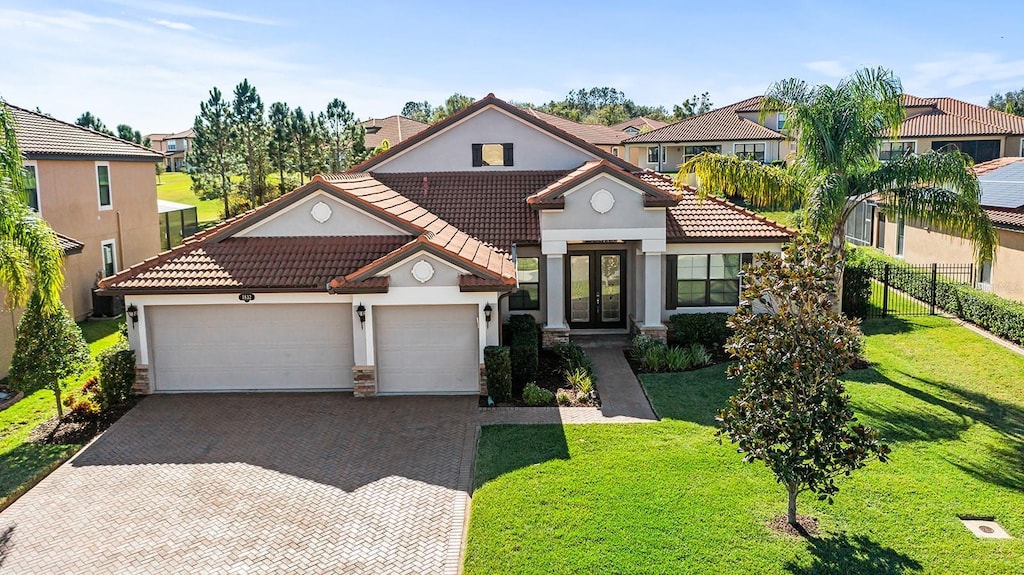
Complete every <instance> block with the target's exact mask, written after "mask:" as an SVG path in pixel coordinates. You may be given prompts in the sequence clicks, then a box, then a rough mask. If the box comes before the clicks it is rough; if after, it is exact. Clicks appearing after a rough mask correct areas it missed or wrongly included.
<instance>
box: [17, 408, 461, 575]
mask: <svg viewBox="0 0 1024 575" xmlns="http://www.w3.org/2000/svg"><path fill="white" fill-rule="evenodd" d="M475 418H476V398H411V397H405V398H382V399H372V400H355V399H353V398H352V397H351V395H348V394H211V395H164V396H154V397H150V398H147V399H145V400H144V401H143V402H142V403H141V404H140V405H139V406H138V407H136V408H135V409H134V410H132V411H131V412H130V413H128V415H126V416H125V417H124V418H122V419H121V420H120V421H119V422H118V423H116V424H115V425H114V426H113V427H111V428H110V429H109V430H108V431H107V432H106V433H105V434H104V435H103V436H102V437H101V438H100V439H99V440H97V441H96V442H95V443H93V444H92V446H90V447H89V448H88V449H86V450H84V451H82V452H81V453H79V455H78V456H77V457H76V458H75V459H73V460H72V461H70V462H68V463H66V464H64V465H63V466H62V467H61V468H60V469H58V470H57V471H55V472H54V473H53V474H52V475H51V476H50V477H48V478H47V479H46V480H44V481H43V482H42V483H40V484H39V485H38V486H36V487H35V488H34V489H32V490H31V491H29V492H28V493H27V494H26V495H24V496H23V497H22V498H21V499H20V500H18V501H17V502H15V504H14V505H12V506H11V507H10V508H8V509H7V510H5V511H4V512H3V513H0V542H2V541H3V537H4V534H5V533H6V538H7V541H6V544H3V545H2V547H0V553H2V554H3V557H2V559H3V563H2V565H0V571H2V572H3V573H5V574H6V573H46V574H51V573H53V574H56V573H76V574H77V573H455V572H457V570H458V560H459V546H460V544H461V538H462V531H463V527H464V521H465V510H466V505H467V496H466V493H467V492H468V488H469V483H470V481H471V478H470V471H471V469H470V468H471V463H472V461H471V460H472V456H473V447H474V446H473V441H474V434H475V429H476V419H475Z"/></svg>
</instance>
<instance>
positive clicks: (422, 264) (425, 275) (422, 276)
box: [412, 260, 434, 284]
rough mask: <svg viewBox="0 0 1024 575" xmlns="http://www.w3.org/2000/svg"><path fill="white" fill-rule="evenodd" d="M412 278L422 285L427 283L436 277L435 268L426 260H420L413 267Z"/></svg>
mask: <svg viewBox="0 0 1024 575" xmlns="http://www.w3.org/2000/svg"><path fill="white" fill-rule="evenodd" d="M412 277H413V278H414V279H415V280H416V281H418V282H420V283H421V284H423V283H427V282H428V281H430V278H432V277H434V266H432V265H430V263H429V262H427V261H426V260H420V261H418V262H416V263H415V264H413V266H412Z"/></svg>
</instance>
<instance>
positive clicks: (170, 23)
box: [150, 18, 195, 32]
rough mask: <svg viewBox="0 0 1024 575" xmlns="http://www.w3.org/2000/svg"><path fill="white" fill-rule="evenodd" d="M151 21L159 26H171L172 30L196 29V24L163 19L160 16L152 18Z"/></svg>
mask: <svg viewBox="0 0 1024 575" xmlns="http://www.w3.org/2000/svg"><path fill="white" fill-rule="evenodd" d="M150 22H152V23H154V24H157V25H159V26H163V27H164V28H170V29H171V30H182V31H186V32H187V31H189V30H195V27H194V26H192V25H191V24H186V23H184V22H174V21H171V20H162V19H159V18H153V19H150Z"/></svg>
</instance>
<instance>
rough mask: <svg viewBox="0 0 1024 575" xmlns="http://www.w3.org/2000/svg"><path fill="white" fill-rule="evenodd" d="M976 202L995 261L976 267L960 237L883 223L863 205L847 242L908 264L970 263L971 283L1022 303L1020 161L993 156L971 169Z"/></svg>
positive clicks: (1023, 179) (1023, 170)
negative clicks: (988, 225) (993, 239)
mask: <svg viewBox="0 0 1024 575" xmlns="http://www.w3.org/2000/svg"><path fill="white" fill-rule="evenodd" d="M974 169H975V171H976V172H977V174H978V182H979V183H980V184H981V204H982V206H983V207H984V208H985V211H986V212H988V215H989V217H990V218H991V219H992V223H993V224H995V227H996V230H997V232H998V237H999V247H998V248H997V249H996V254H995V260H994V261H993V262H989V263H986V264H985V265H983V266H982V267H981V268H980V269H978V268H977V266H976V264H975V260H974V250H973V248H972V247H971V244H970V242H969V241H967V240H966V239H964V238H962V237H960V236H957V235H953V234H949V233H946V232H944V231H943V230H942V229H937V228H932V227H929V226H927V225H924V224H923V223H918V222H914V221H907V222H900V221H897V222H895V223H893V222H887V221H886V218H885V216H884V214H883V213H882V211H881V208H880V207H879V206H877V205H875V204H871V203H864V204H861V205H860V206H858V207H857V209H856V210H855V211H854V213H853V214H852V215H851V216H850V219H849V221H848V223H847V232H846V233H847V239H848V240H849V241H850V242H851V243H854V244H858V245H870V246H874V247H876V248H879V249H881V250H882V251H884V252H885V253H887V254H889V255H892V256H895V257H897V258H901V259H903V260H904V261H906V262H908V263H912V264H930V263H942V264H975V268H974V278H973V280H974V284H975V286H976V287H978V288H980V289H983V290H986V291H991V292H992V293H994V294H996V295H999V296H1002V297H1005V298H1007V299H1014V300H1017V301H1024V158H1022V157H1019V156H1018V157H1008V158H997V159H995V160H990V161H988V162H984V163H981V164H978V165H976V166H975V167H974Z"/></svg>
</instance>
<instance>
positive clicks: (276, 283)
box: [102, 236, 413, 292]
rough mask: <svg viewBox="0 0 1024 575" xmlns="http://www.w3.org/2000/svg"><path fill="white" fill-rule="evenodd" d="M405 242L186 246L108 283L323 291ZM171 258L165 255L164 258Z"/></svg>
mask: <svg viewBox="0 0 1024 575" xmlns="http://www.w3.org/2000/svg"><path fill="white" fill-rule="evenodd" d="M412 239H413V238H412V237H410V236H343V237H330V236H329V237H240V238H228V239H226V240H223V241H220V242H207V243H200V244H198V245H195V244H193V245H190V246H189V249H186V250H181V251H180V252H178V253H175V254H174V255H173V257H169V258H165V259H164V260H163V261H158V262H156V265H153V266H151V267H148V269H142V270H138V271H137V273H134V274H131V275H130V277H123V278H119V277H118V276H114V278H107V280H104V283H103V284H102V285H103V287H104V288H105V289H109V290H111V291H131V290H138V289H145V290H147V291H161V292H172V291H189V292H195V291H203V290H209V291H216V290H223V289H230V290H232V291H234V290H240V289H245V290H256V291H259V290H263V291H269V290H274V291H281V290H301V291H323V290H324V289H325V288H326V286H327V282H329V281H330V280H331V279H332V278H334V277H335V276H337V275H338V274H343V273H350V272H352V271H354V270H357V269H359V268H361V267H363V266H365V265H367V264H368V263H370V262H372V261H375V260H377V259H379V258H381V257H383V256H385V255H387V254H389V253H391V252H393V251H395V250H398V249H399V248H401V247H402V246H403V245H405V244H407V243H409V242H410V241H411V240H412ZM166 253H170V252H166Z"/></svg>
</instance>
